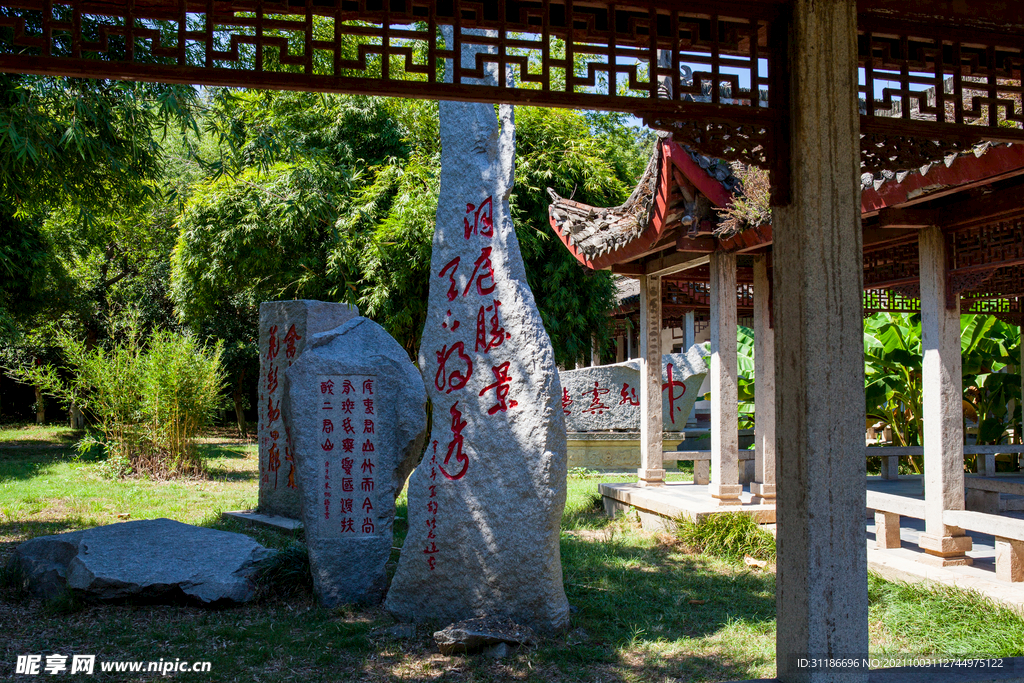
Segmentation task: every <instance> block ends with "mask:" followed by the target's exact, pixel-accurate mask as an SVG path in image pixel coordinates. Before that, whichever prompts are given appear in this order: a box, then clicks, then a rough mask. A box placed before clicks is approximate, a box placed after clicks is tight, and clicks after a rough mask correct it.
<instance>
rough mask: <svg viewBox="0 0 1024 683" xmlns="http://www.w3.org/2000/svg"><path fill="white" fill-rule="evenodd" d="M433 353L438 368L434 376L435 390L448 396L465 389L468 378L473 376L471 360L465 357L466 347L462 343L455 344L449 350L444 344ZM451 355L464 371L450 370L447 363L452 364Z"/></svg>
mask: <svg viewBox="0 0 1024 683" xmlns="http://www.w3.org/2000/svg"><path fill="white" fill-rule="evenodd" d="M435 353H436V355H437V363H438V366H437V374H435V375H434V386H435V387H437V390H438V391H443V392H445V393H446V394H450V393H452V392H453V391H458V390H459V389H462V388H463V387H465V386H466V384H467V383H468V382H469V378H470V377H472V376H473V360H472V359H471V358H470V357H469V356H468V355H466V345H465V344H463V343H462V342H455V343H454V344H452V347H451V348H448V345H447V344H445V345H444V346H442V347H441V350H440V351H437V352H435ZM453 354H455V356H456V360H457V361H458V362H461V363H463V364H464V365H465V370H464V371H460V370H459V369H452V368H450V367H449V366H448V364H449V363H453V364H454V361H453V360H452V355H453Z"/></svg>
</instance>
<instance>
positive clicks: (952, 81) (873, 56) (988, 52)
mask: <svg viewBox="0 0 1024 683" xmlns="http://www.w3.org/2000/svg"><path fill="white" fill-rule="evenodd" d="M859 28H860V35H859V38H858V52H859V57H860V73H859V76H860V94H861V114H862V117H861V132H862V133H863V134H864V136H865V137H864V140H863V142H862V151H863V157H862V160H863V162H864V166H865V169H866V170H869V171H879V170H883V169H887V170H906V169H912V168H916V167H919V166H921V165H923V164H925V163H928V162H930V161H936V160H938V159H940V158H942V156H943V155H944V154H948V153H950V152H956V151H962V150H965V149H967V148H968V147H969V146H971V145H972V144H975V143H977V142H980V141H982V140H1005V141H1014V140H1017V141H1021V140H1024V102H1022V96H1024V84H1022V69H1024V39H1022V38H1021V37H1020V36H1015V35H1012V34H983V35H982V34H968V33H967V32H964V31H949V30H943V29H940V28H930V27H928V26H924V25H920V24H913V25H910V24H901V23H899V22H893V21H890V20H885V19H880V18H878V17H861V20H860V26H859Z"/></svg>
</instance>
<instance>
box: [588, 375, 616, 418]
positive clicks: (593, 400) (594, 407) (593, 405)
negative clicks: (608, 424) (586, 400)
mask: <svg viewBox="0 0 1024 683" xmlns="http://www.w3.org/2000/svg"><path fill="white" fill-rule="evenodd" d="M610 393H611V389H602V388H601V387H600V385H599V384H598V382H596V381H595V382H594V388H593V389H587V390H586V391H584V392H583V394H581V395H582V396H590V405H589V406H587V408H586V410H587V412H588V413H590V414H591V415H593V414H595V413H597V414H598V415H602V414H604V411H606V410H608V406H606V405H605V404H604V403H603V402H602V401H601V397H602V396H604V395H605V394H610Z"/></svg>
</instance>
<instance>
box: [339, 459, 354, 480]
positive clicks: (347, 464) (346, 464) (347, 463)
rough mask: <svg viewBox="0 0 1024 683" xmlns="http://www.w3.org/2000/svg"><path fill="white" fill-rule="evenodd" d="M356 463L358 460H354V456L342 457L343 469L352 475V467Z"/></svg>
mask: <svg viewBox="0 0 1024 683" xmlns="http://www.w3.org/2000/svg"><path fill="white" fill-rule="evenodd" d="M355 464H356V461H355V460H353V459H352V458H342V460H341V469H343V470H345V474H347V475H350V476H351V474H352V468H353V467H354V466H355Z"/></svg>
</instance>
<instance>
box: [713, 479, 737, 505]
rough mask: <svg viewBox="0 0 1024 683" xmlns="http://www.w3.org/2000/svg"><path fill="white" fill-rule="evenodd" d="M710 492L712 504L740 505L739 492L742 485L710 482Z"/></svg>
mask: <svg viewBox="0 0 1024 683" xmlns="http://www.w3.org/2000/svg"><path fill="white" fill-rule="evenodd" d="M708 492H709V493H710V494H711V499H712V500H711V502H712V503H713V504H714V505H742V504H743V501H741V500H740V494H741V493H743V487H742V486H740V485H739V484H711V485H710V486H709V487H708Z"/></svg>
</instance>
